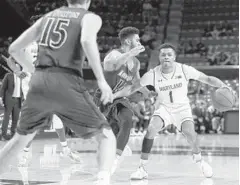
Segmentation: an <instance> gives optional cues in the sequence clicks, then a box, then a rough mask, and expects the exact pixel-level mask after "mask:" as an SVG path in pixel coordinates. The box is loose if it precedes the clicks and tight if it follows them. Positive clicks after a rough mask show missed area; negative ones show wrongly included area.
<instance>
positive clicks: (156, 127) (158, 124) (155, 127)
mask: <svg viewBox="0 0 240 185" xmlns="http://www.w3.org/2000/svg"><path fill="white" fill-rule="evenodd" d="M163 128H164V122H163V120H162V118H161V117H159V116H153V117H152V119H151V121H150V124H149V126H148V129H147V134H146V138H148V139H153V138H154V137H155V135H156V134H157V133H158V132H159V131H161V130H162V129H163Z"/></svg>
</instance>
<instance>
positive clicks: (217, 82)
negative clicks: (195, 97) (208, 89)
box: [203, 76, 227, 88]
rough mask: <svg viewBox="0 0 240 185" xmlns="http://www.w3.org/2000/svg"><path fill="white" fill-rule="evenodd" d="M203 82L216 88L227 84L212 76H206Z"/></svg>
mask: <svg viewBox="0 0 240 185" xmlns="http://www.w3.org/2000/svg"><path fill="white" fill-rule="evenodd" d="M203 83H206V84H208V85H210V86H212V87H217V88H219V87H224V86H227V85H226V84H225V83H223V82H222V81H221V80H219V79H218V78H216V77H214V76H208V78H207V80H206V81H205V82H203Z"/></svg>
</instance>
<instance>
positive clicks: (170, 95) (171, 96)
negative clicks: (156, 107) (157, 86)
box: [169, 91, 173, 103]
mask: <svg viewBox="0 0 240 185" xmlns="http://www.w3.org/2000/svg"><path fill="white" fill-rule="evenodd" d="M169 97H170V102H171V103H173V95H172V91H170V92H169Z"/></svg>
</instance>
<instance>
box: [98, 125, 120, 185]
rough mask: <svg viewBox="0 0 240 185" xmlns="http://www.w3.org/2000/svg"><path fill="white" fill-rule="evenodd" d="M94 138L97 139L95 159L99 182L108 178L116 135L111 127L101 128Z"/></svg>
mask: <svg viewBox="0 0 240 185" xmlns="http://www.w3.org/2000/svg"><path fill="white" fill-rule="evenodd" d="M96 139H97V141H98V152H97V153H98V155H97V161H98V167H99V173H98V179H99V184H100V183H101V181H109V180H110V170H111V168H112V165H113V161H114V159H115V154H116V137H115V135H114V134H113V132H112V130H111V128H102V131H101V133H100V134H98V135H97V136H96ZM108 179H109V180H108ZM106 183H108V182H106Z"/></svg>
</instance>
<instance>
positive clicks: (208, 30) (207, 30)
mask: <svg viewBox="0 0 240 185" xmlns="http://www.w3.org/2000/svg"><path fill="white" fill-rule="evenodd" d="M213 27H214V25H213V24H211V23H210V22H208V24H207V26H206V27H205V28H204V32H203V37H211V36H212V35H211V32H212V31H213Z"/></svg>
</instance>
